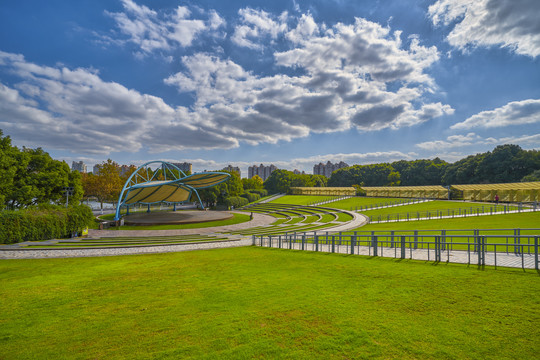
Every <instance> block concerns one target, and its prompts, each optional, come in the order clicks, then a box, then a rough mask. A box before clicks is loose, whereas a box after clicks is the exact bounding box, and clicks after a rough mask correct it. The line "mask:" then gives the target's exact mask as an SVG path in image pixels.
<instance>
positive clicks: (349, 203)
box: [327, 196, 409, 210]
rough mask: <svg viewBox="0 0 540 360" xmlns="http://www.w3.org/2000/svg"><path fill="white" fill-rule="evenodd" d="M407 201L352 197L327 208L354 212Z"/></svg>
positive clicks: (401, 199) (331, 204) (333, 203)
mask: <svg viewBox="0 0 540 360" xmlns="http://www.w3.org/2000/svg"><path fill="white" fill-rule="evenodd" d="M408 200H409V199H404V198H386V197H364V196H354V197H352V198H349V199H345V200H340V201H336V202H332V203H330V204H328V205H327V206H329V207H332V208H335V209H342V210H355V209H356V208H357V207H358V208H359V207H361V206H371V205H373V206H382V205H385V204H390V203H404V202H406V201H408Z"/></svg>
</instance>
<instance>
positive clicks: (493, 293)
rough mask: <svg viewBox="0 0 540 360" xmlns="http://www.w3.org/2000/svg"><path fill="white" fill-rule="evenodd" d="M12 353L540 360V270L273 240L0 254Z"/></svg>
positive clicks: (0, 292)
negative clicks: (276, 244)
mask: <svg viewBox="0 0 540 360" xmlns="http://www.w3.org/2000/svg"><path fill="white" fill-rule="evenodd" d="M0 282H1V284H2V286H1V287H0V296H1V298H2V301H3V306H2V307H1V310H0V324H1V326H0V343H1V346H0V358H2V359H88V358H91V359H156V358H159V359H180V358H182V359H253V358H267V359H273V358H282V359H289V358H294V359H390V358H393V359H465V358H466V359H487V358H497V359H536V358H538V353H539V352H540V342H538V339H539V338H540V327H539V326H538V322H539V321H540V300H539V297H538V294H539V293H540V277H539V276H538V274H537V273H536V272H533V271H525V272H524V271H522V270H512V269H499V270H492V269H490V268H488V269H486V270H485V271H480V270H477V269H476V267H466V266H462V265H452V264H448V265H447V264H439V265H435V264H433V263H425V262H415V261H410V260H401V261H399V260H393V259H384V258H367V257H360V256H345V255H339V254H321V253H312V252H297V251H288V250H277V249H266V248H254V247H246V248H234V249H233V248H230V249H220V250H211V251H190V252H183V253H168V254H155V255H137V256H122V257H102V258H68V259H43V260H2V261H1V262H0Z"/></svg>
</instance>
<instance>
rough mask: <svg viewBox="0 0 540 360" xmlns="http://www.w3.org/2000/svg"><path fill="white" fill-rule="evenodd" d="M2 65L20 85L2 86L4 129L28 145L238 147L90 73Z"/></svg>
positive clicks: (17, 60)
mask: <svg viewBox="0 0 540 360" xmlns="http://www.w3.org/2000/svg"><path fill="white" fill-rule="evenodd" d="M0 64H2V65H3V66H5V67H8V69H9V71H11V72H12V73H14V74H16V75H17V76H19V77H20V78H21V79H22V81H21V82H19V83H17V84H16V85H15V88H11V87H8V86H6V85H3V84H0V128H3V129H4V130H5V132H6V133H9V134H10V135H12V136H13V137H14V138H18V139H21V140H24V141H26V143H27V144H39V146H47V147H49V148H52V149H62V150H71V151H79V152H83V153H87V154H89V153H96V154H97V153H99V154H109V153H111V152H115V151H130V152H135V151H138V150H139V149H141V148H142V147H143V146H147V147H148V148H149V149H150V150H151V151H163V150H164V148H165V149H166V150H170V149H186V148H230V147H235V146H237V145H238V142H237V140H235V139H233V138H225V137H223V136H220V135H219V134H215V133H213V132H212V131H210V130H208V129H204V128H202V127H200V126H198V125H197V124H195V123H194V122H193V121H191V120H190V117H189V115H188V111H187V109H185V108H181V107H179V108H177V109H173V108H172V107H170V106H169V105H167V104H165V102H164V101H163V100H162V99H161V98H158V97H155V96H152V95H147V94H141V93H139V92H137V91H135V90H130V89H127V88H126V87H124V86H122V85H120V84H118V83H114V82H105V81H103V80H102V79H101V78H100V77H99V75H98V74H97V73H96V72H93V71H90V70H88V69H75V70H71V69H68V68H65V67H43V66H39V65H36V64H33V63H29V62H27V61H25V60H24V58H23V57H22V56H18V55H17V56H16V55H13V54H8V53H4V52H0Z"/></svg>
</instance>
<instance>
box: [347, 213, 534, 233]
mask: <svg viewBox="0 0 540 360" xmlns="http://www.w3.org/2000/svg"><path fill="white" fill-rule="evenodd" d="M518 228H519V229H527V228H528V229H531V228H540V211H537V212H528V213H521V214H502V215H485V216H473V217H467V218H454V219H440V220H419V221H403V222H391V223H383V224H368V225H365V226H362V227H360V228H358V229H357V230H365V231H386V230H451V229H459V230H461V229H518Z"/></svg>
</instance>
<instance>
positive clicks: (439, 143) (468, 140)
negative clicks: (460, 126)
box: [416, 133, 484, 151]
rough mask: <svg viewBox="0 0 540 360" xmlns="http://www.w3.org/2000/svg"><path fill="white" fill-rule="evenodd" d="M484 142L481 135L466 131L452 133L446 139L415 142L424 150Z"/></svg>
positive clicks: (437, 149)
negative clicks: (460, 133) (458, 133)
mask: <svg viewBox="0 0 540 360" xmlns="http://www.w3.org/2000/svg"><path fill="white" fill-rule="evenodd" d="M480 142H481V143H484V140H483V139H482V137H480V136H478V135H476V134H475V133H468V134H467V135H452V136H448V137H447V138H446V140H435V141H426V142H423V143H420V144H416V146H417V147H419V148H421V149H424V150H435V151H439V150H447V149H452V148H456V147H463V146H470V145H478V143H480Z"/></svg>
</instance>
